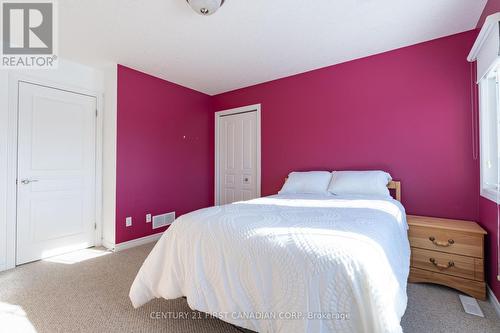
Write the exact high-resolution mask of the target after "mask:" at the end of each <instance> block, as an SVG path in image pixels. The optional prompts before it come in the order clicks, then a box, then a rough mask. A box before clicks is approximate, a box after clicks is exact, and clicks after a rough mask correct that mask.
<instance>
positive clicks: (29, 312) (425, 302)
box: [0, 245, 500, 333]
mask: <svg viewBox="0 0 500 333" xmlns="http://www.w3.org/2000/svg"><path fill="white" fill-rule="evenodd" d="M150 249H151V245H145V246H142V247H137V248H134V249H130V250H127V251H123V252H119V253H110V254H107V252H99V251H96V250H90V251H89V250H87V251H86V252H82V253H76V254H74V255H69V256H62V257H58V258H55V259H53V260H52V261H39V262H35V263H31V264H27V265H23V266H20V267H18V268H16V269H13V270H10V271H7V272H3V273H0V332H9V333H11V332H16V331H17V332H51V333H52V332H106V333H107V332H214V333H216V332H217V333H219V332H241V330H239V329H237V328H235V327H233V326H231V325H229V324H227V323H225V322H223V321H220V320H217V319H192V318H191V319H189V320H186V319H152V318H151V313H156V312H158V311H160V312H184V311H186V312H189V313H190V314H191V313H192V312H191V310H190V309H189V308H188V306H187V304H186V301H185V300H184V299H178V300H173V301H166V300H154V301H152V302H150V303H149V304H147V305H145V306H143V307H142V308H140V309H137V310H134V309H133V308H132V306H131V305H130V302H129V299H128V290H129V288H130V285H131V283H132V281H133V279H134V277H135V274H136V272H137V270H138V269H139V267H140V265H141V263H142V261H143V260H144V258H145V257H146V255H147V254H148V253H149V251H150ZM94 254H96V255H102V254H105V255H102V256H99V257H96V258H91V259H87V260H83V261H81V260H82V259H86V258H85V257H86V256H88V257H92V256H93V255H94ZM408 294H409V305H408V309H407V311H406V314H405V316H404V317H403V320H402V325H403V329H404V331H405V332H500V321H499V318H498V317H497V316H496V313H495V311H494V309H493V308H492V306H491V305H490V304H489V303H487V302H480V306H481V308H482V310H483V312H484V314H485V318H479V317H476V316H472V315H468V314H466V313H464V312H463V310H462V306H461V304H460V302H459V300H458V293H457V292H455V291H453V290H451V289H448V288H443V287H439V286H432V285H409V287H408ZM202 317H204V316H202ZM14 328H16V330H14Z"/></svg>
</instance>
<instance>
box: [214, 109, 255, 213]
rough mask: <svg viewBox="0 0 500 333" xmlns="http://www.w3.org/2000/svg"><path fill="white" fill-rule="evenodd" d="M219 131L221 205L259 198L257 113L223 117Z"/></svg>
mask: <svg viewBox="0 0 500 333" xmlns="http://www.w3.org/2000/svg"><path fill="white" fill-rule="evenodd" d="M218 131H219V133H218V135H219V152H218V155H219V177H218V179H219V183H220V184H219V204H221V205H224V204H228V203H231V202H235V201H241V200H249V199H253V198H256V197H257V196H258V190H257V185H258V184H257V142H258V141H257V111H252V112H244V113H237V114H232V115H226V116H222V117H221V118H220V120H219V126H218Z"/></svg>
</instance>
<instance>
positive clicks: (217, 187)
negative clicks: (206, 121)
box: [214, 104, 261, 205]
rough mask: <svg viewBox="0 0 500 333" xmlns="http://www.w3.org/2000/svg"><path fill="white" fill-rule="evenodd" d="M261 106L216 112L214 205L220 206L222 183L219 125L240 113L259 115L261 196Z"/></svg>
mask: <svg viewBox="0 0 500 333" xmlns="http://www.w3.org/2000/svg"><path fill="white" fill-rule="evenodd" d="M260 109H261V106H260V104H253V105H248V106H242V107H239V108H234V109H228V110H221V111H217V112H215V184H214V185H215V186H214V201H215V202H214V203H215V205H219V202H220V198H219V195H220V183H219V178H220V176H219V158H220V154H219V149H220V147H219V146H220V142H219V141H220V139H219V126H220V125H219V123H220V120H221V118H222V117H225V116H229V115H233V114H239V113H248V112H256V113H257V123H256V126H257V196H258V197H260V196H261V191H260V190H261V172H260V171H261V170H260V169H261V128H260V124H261V120H260V117H261V114H260Z"/></svg>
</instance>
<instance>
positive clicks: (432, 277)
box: [407, 215, 486, 300]
mask: <svg viewBox="0 0 500 333" xmlns="http://www.w3.org/2000/svg"><path fill="white" fill-rule="evenodd" d="M407 220H408V225H409V226H410V230H409V233H408V237H409V239H410V246H411V267H410V277H409V279H408V281H409V282H413V283H417V282H431V283H438V284H442V285H445V286H448V287H451V288H455V289H458V290H460V291H462V292H463V293H465V294H468V295H470V296H472V297H475V298H478V299H482V300H485V299H486V283H485V281H484V236H485V235H486V231H485V230H484V229H483V228H481V227H480V226H479V225H478V224H477V223H475V222H469V221H461V220H449V219H440V218H434V217H425V216H414V215H408V216H407Z"/></svg>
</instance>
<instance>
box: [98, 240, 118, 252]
mask: <svg viewBox="0 0 500 333" xmlns="http://www.w3.org/2000/svg"><path fill="white" fill-rule="evenodd" d="M101 245H102V246H104V247H105V248H107V249H108V250H111V251H114V248H115V243H112V242H108V241H107V240H105V239H102V241H101Z"/></svg>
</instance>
